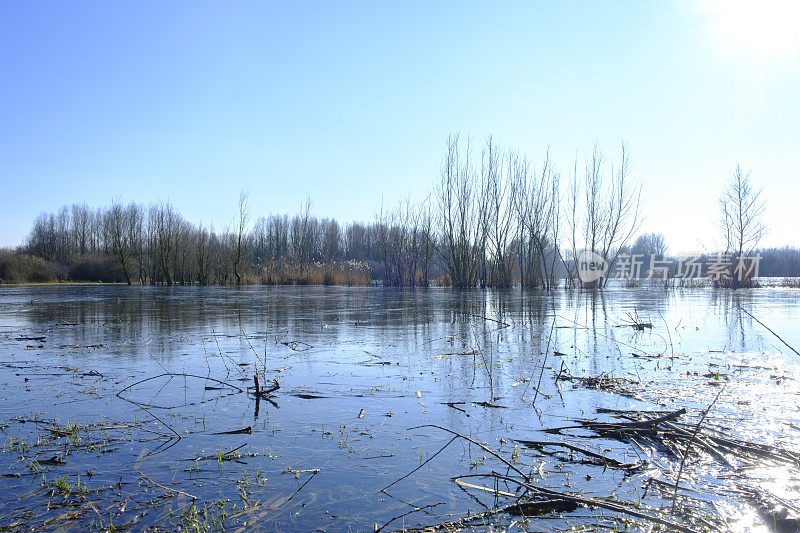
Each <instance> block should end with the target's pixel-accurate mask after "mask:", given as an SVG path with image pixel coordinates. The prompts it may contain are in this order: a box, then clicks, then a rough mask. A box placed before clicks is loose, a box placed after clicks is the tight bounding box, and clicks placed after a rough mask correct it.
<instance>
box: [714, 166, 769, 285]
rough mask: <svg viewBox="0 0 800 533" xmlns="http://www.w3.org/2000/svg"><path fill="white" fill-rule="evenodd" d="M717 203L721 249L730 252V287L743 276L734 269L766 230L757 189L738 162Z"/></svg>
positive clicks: (759, 194)
mask: <svg viewBox="0 0 800 533" xmlns="http://www.w3.org/2000/svg"><path fill="white" fill-rule="evenodd" d="M719 203H720V211H721V220H720V223H721V225H722V231H723V235H724V238H725V252H726V253H730V254H732V258H731V259H732V264H731V272H730V278H731V281H732V284H733V288H738V287H739V286H741V284H742V281H747V280H746V279H745V280H743V279H740V278H741V277H742V276H739V275H738V274H737V273H736V272H734V270H735V269H736V268H737V265H743V262H745V261H747V259H746V256H747V255H749V254H750V253H751V252H752V251H753V250H754V249H755V248H756V246H758V243H759V241H760V240H761V239H762V237H763V236H764V235H765V233H766V232H767V228H766V226H765V225H764V224H763V222H762V219H763V215H764V211H765V210H766V204H765V203H764V201H763V199H762V198H761V190H760V189H758V190H756V189H754V188H753V186H752V184H751V183H750V172H747V173H745V172H743V171H742V169H741V167H740V166H739V165H738V164H737V165H736V169H735V170H734V171H733V177H732V178H731V181H730V182H729V183H728V186H727V188H726V189H725V191H724V192H723V193H722V196H721V197H720V199H719Z"/></svg>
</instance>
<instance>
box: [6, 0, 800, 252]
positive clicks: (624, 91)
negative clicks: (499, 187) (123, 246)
mask: <svg viewBox="0 0 800 533" xmlns="http://www.w3.org/2000/svg"><path fill="white" fill-rule="evenodd" d="M799 6H800V2H795V1H794V0H790V1H787V2H778V3H775V4H770V3H769V2H763V1H759V2H755V1H754V2H750V3H738V2H736V1H713V0H709V1H700V2H676V1H668V0H664V1H660V2H647V1H628V2H578V1H575V2H555V1H554V2H549V3H543V2H542V3H536V2H519V3H516V2H491V3H490V2H479V3H468V2H396V3H394V4H390V3H388V2H336V3H334V2H326V3H322V2H320V3H300V2H288V1H286V2H280V3H270V2H265V1H259V2H252V3H250V2H238V1H237V2H198V1H192V2H177V1H176V2H142V1H136V2H132V1H115V2H100V1H95V2H79V1H70V2H57V1H51V2H44V1H42V2H13V1H5V2H0V246H2V245H8V246H13V245H17V244H20V243H21V242H23V240H24V238H25V236H26V234H27V232H28V230H29V229H30V227H31V223H32V221H33V219H34V217H35V216H36V215H37V214H39V213H40V212H42V211H54V210H56V209H57V208H58V207H59V206H61V205H63V204H69V203H75V202H77V203H82V202H86V203H88V204H89V205H91V206H100V205H106V204H108V203H110V201H111V200H112V199H119V200H121V201H123V202H128V201H139V202H145V203H146V202H150V201H155V200H170V201H171V202H172V203H173V204H174V205H175V207H176V208H177V209H178V210H179V211H180V212H181V213H182V214H184V215H185V216H186V217H187V218H188V219H189V220H191V221H193V222H200V221H203V222H204V223H206V224H214V225H215V226H216V227H217V228H220V227H224V226H225V225H226V224H228V223H230V222H231V221H232V220H233V218H234V216H235V213H236V209H237V199H238V195H239V192H240V191H241V190H247V191H250V203H251V206H252V211H253V215H254V216H260V215H262V214H263V215H266V214H269V213H273V212H277V213H284V212H289V213H293V212H295V211H297V209H298V208H299V206H300V204H301V203H302V201H303V199H304V198H305V197H306V196H307V195H309V194H310V195H311V197H312V199H313V202H314V211H315V213H316V214H317V215H319V216H332V217H336V218H338V219H339V220H340V221H343V222H346V221H350V220H370V219H372V217H373V214H374V212H375V210H376V209H377V208H378V207H379V205H380V202H381V199H382V198H383V199H384V200H385V202H386V203H394V202H395V201H397V200H399V199H400V198H402V197H404V196H406V195H409V194H410V195H411V196H412V197H413V198H421V197H423V196H424V195H425V194H426V193H427V191H428V190H429V189H430V187H431V185H432V184H433V183H434V181H435V180H436V179H437V176H438V173H439V168H440V163H441V158H442V154H443V151H444V146H445V141H446V138H447V136H448V134H450V133H451V132H460V133H461V134H462V135H470V136H471V137H473V138H475V139H477V140H482V139H483V138H484V137H485V136H486V135H487V134H493V136H494V137H495V139H496V140H499V141H500V142H501V143H502V144H503V145H507V146H514V147H517V148H519V149H520V150H521V151H523V152H525V153H526V154H527V155H528V156H529V157H530V158H531V159H533V160H534V161H535V162H538V161H540V160H541V158H542V155H543V154H544V153H545V150H546V149H547V147H548V146H550V149H551V153H552V155H553V156H554V159H555V162H556V165H557V166H558V167H559V168H560V169H561V170H562V173H563V174H564V175H566V173H567V171H568V169H569V168H570V167H571V165H572V161H573V159H574V157H575V155H576V153H577V154H578V157H579V159H580V160H581V161H582V160H583V158H584V157H585V154H586V153H587V152H588V151H589V150H590V149H591V146H592V145H593V144H594V143H595V141H596V142H598V143H599V145H600V147H601V148H603V149H604V151H605V152H606V153H607V155H608V156H609V157H611V156H613V155H615V153H616V151H617V147H618V145H619V143H620V141H621V140H625V141H626V142H627V144H628V147H629V149H630V151H631V155H632V164H633V167H632V168H633V171H634V175H635V176H636V177H638V178H639V179H640V180H641V181H642V183H643V185H644V192H643V195H644V204H643V205H644V211H645V214H646V220H645V225H644V228H643V229H644V230H647V231H660V232H663V233H664V234H665V235H666V237H667V243H668V244H669V246H670V249H671V250H672V251H675V252H677V251H688V250H698V249H702V248H703V247H705V248H714V247H715V246H714V243H715V235H716V227H715V221H716V219H717V198H718V196H719V194H720V191H721V189H722V188H723V185H724V183H725V182H726V180H727V179H728V178H729V176H730V174H731V172H732V170H733V168H734V167H735V165H736V163H737V162H739V163H740V164H741V165H742V166H743V167H744V168H746V169H751V170H752V178H753V180H754V181H755V182H756V183H757V184H759V185H760V186H762V187H763V189H764V197H765V199H766V200H767V202H768V212H767V219H766V222H767V223H768V224H769V226H770V228H771V230H770V234H769V236H768V238H767V239H766V241H765V244H768V245H773V244H775V245H778V244H792V245H800V236H799V235H800V232H798V231H797V213H798V211H799V210H800V206H798V204H797V202H798V199H800V31H798V27H800V7H799Z"/></svg>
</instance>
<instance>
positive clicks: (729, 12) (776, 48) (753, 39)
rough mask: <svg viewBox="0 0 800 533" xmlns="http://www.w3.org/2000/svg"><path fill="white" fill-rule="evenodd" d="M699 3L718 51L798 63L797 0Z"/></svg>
mask: <svg viewBox="0 0 800 533" xmlns="http://www.w3.org/2000/svg"><path fill="white" fill-rule="evenodd" d="M701 6H702V7H701V11H702V12H703V13H704V14H705V15H707V16H708V20H709V28H708V29H709V36H710V38H711V39H712V40H713V41H714V44H715V45H716V46H718V47H719V48H721V51H722V52H724V53H726V54H731V55H733V56H735V57H736V58H739V59H749V60H751V61H753V62H756V63H758V64H765V63H773V62H777V63H782V64H784V65H785V63H786V61H788V62H789V63H790V65H791V66H793V67H794V68H796V67H797V66H798V64H799V62H800V1H798V0H706V1H705V2H703V3H702V4H701ZM790 65H786V66H790Z"/></svg>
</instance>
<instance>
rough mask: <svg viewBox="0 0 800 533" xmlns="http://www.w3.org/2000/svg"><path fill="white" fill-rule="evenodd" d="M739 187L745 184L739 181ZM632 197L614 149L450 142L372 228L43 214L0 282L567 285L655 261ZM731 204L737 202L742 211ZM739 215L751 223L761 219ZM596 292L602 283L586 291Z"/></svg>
mask: <svg viewBox="0 0 800 533" xmlns="http://www.w3.org/2000/svg"><path fill="white" fill-rule="evenodd" d="M736 176H738V180H739V181H738V183H739V189H738V190H739V192H744V193H745V199H747V195H751V196H752V194H753V192H752V190H750V189H746V188H745V190H744V191H741V188H742V175H741V172H740V171H739V169H738V167H737V174H736ZM746 177H747V178H749V176H746ZM733 183H734V185H735V184H736V183H737V182H736V180H734V182H733ZM744 185H745V186H746V187H749V180H745V182H744ZM736 190H737V189H735V188H731V189H729V190H727V191H726V195H725V196H724V198H725V201H724V202H723V203H722V205H723V216H724V217H725V220H727V221H728V222H729V224H728V225H727V226H726V227H727V228H730V227H732V226H735V224H731V223H730V222H731V221H732V220H736V221H738V222H739V226H738V230H737V231H738V233H737V235H738V241H736V242H738V244H739V246H738V249H737V250H738V251H740V253H741V250H742V249H743V246H742V240H745V242H744V245H747V246H750V245H753V244H754V243H755V242H757V238H750V237H751V233H752V234H756V233H757V234H758V235H755V237H760V233H763V230H762V229H761V227H760V226H759V227H758V228H757V231H751V232H750V233H748V228H747V227H742V225H743V224H744V225H745V226H747V224H748V223H749V224H751V225H752V222H748V220H747V217H746V216H745V217H744V218H743V217H742V213H741V205H742V198H741V196H740V197H736V196H735V194H734V193H735V192H736ZM640 194H641V185H640V184H639V182H638V181H637V180H635V179H633V177H632V173H631V166H630V156H629V153H628V150H627V148H626V146H625V145H624V144H622V145H621V147H620V149H619V152H618V153H617V154H616V157H615V158H611V159H607V158H606V156H605V154H604V153H603V152H602V151H601V150H600V149H599V147H597V146H594V147H593V149H592V150H591V151H590V152H589V153H588V155H587V156H586V157H585V158H584V161H583V162H582V164H581V165H579V164H578V158H577V157H576V159H575V161H574V163H573V164H572V165H571V168H569V169H567V172H566V174H565V175H562V172H561V171H560V170H558V169H556V168H555V166H554V164H553V162H552V160H551V158H550V154H549V150H548V151H546V152H545V153H544V155H543V157H542V158H541V160H540V161H539V162H538V163H536V162H533V161H531V160H530V159H528V158H527V157H526V156H525V155H524V154H521V153H520V152H519V151H518V150H515V149H512V148H503V147H500V146H499V145H498V144H497V143H496V142H495V141H494V140H493V139H492V138H491V137H489V138H487V139H486V141H485V142H483V143H480V145H479V146H478V147H477V148H476V146H475V145H474V143H473V142H472V141H471V140H470V139H461V138H460V137H459V136H457V135H453V136H451V137H450V138H448V140H447V143H446V147H445V151H444V156H443V159H442V164H441V168H440V172H439V176H438V178H437V179H436V180H435V183H434V185H433V187H432V188H431V191H430V193H429V195H428V196H427V198H425V199H424V200H423V201H421V202H413V201H411V200H410V199H406V200H403V201H400V202H398V203H397V204H396V205H394V206H393V207H385V206H381V208H380V209H379V210H378V212H377V213H376V215H375V217H374V220H372V221H370V222H349V223H346V224H342V223H340V222H339V221H337V220H335V219H332V218H319V217H316V216H315V215H314V214H313V211H312V203H311V200H310V199H309V200H307V201H306V202H305V203H304V204H303V205H302V206H301V208H300V209H299V211H298V212H297V213H296V214H294V215H288V214H273V215H269V216H263V217H259V218H257V219H255V220H252V213H251V209H250V208H249V204H248V195H247V194H245V193H242V194H241V195H240V198H239V202H238V212H237V216H236V219H235V221H234V222H233V223H232V224H230V225H229V226H228V227H223V228H219V229H216V228H214V227H211V226H206V225H203V224H194V223H191V222H189V221H188V220H186V219H185V218H184V217H183V216H182V215H181V214H180V213H179V212H178V211H177V210H176V209H175V208H174V206H173V205H172V204H170V203H169V202H159V203H154V204H151V205H142V204H138V203H130V204H127V205H123V204H122V203H120V202H117V201H114V202H112V203H111V205H109V206H107V207H101V208H90V207H89V206H87V205H85V204H74V205H71V206H64V207H62V208H61V209H59V210H58V211H57V212H55V213H42V214H41V215H39V216H38V217H37V218H36V220H35V221H34V223H33V228H32V229H31V232H30V234H29V236H28V238H27V240H26V242H25V244H24V245H22V246H21V247H19V248H18V249H17V250H15V251H14V252H13V253H12V252H10V251H5V252H2V253H0V280H3V281H5V282H9V281H48V280H74V281H104V282H123V283H128V284H164V285H176V284H177V285H190V284H199V285H210V284H237V285H238V284H254V283H258V284H350V285H356V284H369V283H374V282H380V283H383V284H384V285H389V286H430V285H448V286H453V287H457V288H471V287H497V288H508V287H511V286H514V285H521V286H523V287H525V288H544V289H552V288H554V287H556V286H557V285H559V284H563V285H565V286H568V287H569V286H577V285H581V282H580V280H579V278H578V275H577V270H576V263H575V260H574V259H575V257H577V254H578V253H579V252H580V251H582V250H594V251H596V252H598V253H599V254H601V255H603V256H604V257H605V258H607V260H608V262H609V266H611V267H613V264H614V262H615V261H616V259H617V257H618V256H619V254H620V253H623V252H625V251H630V250H631V247H632V245H633V246H634V248H636V249H639V248H641V249H647V250H651V249H652V250H653V253H655V254H658V255H661V256H663V255H665V254H666V245H665V243H664V240H663V236H660V235H657V234H648V235H644V236H640V237H639V239H638V240H637V241H636V242H634V237H635V235H636V233H637V231H638V229H639V226H640V222H641V216H640V215H641V213H640V209H639V198H640ZM731 198H738V201H739V204H738V205H739V206H740V207H739V211H737V210H736V209H735V207H736V206H733V207H732V200H731ZM756 199H757V198H756ZM745 215H749V216H751V217H752V218H753V219H756V218H757V217H758V215H760V211H759V212H752V213H749V214H748V213H745ZM726 237H727V238H728V242H729V243H732V242H733V241H735V240H736V239H735V238H734V237H736V235H733V236H732V235H731V234H730V232H729V233H728V234H727V235H726ZM787 253H788V252H787ZM787 253H783V254H779V253H777V252H776V254H775V255H776V256H778V255H780V256H781V259H780V260H781V261H783V262H784V263H785V264H786V265H787V268H789V267H788V265H790V264H791V265H794V264H795V263H794V262H793V261H795V262H796V260H795V259H787V258H786V257H784V256H786V255H787ZM789 255H791V254H789ZM776 261H777V259H776ZM764 266H765V267H766V268H767V270H768V271H770V272H772V271H774V268H772V267H770V266H768V265H764ZM606 282H607V280H605V279H602V278H601V279H600V280H597V281H595V282H593V283H592V285H593V286H602V285H603V284H605V283H606Z"/></svg>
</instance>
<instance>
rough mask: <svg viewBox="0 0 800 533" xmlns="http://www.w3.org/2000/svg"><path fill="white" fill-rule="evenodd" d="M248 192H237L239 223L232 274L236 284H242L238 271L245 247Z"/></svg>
mask: <svg viewBox="0 0 800 533" xmlns="http://www.w3.org/2000/svg"><path fill="white" fill-rule="evenodd" d="M247 196H248V194H247V193H245V192H244V191H242V192H241V193H240V194H239V224H238V225H237V232H236V249H235V251H234V254H233V275H234V277H235V278H236V285H241V284H242V275H241V273H240V272H239V271H240V266H241V263H242V256H243V255H244V248H245V239H246V234H245V231H246V229H247V222H248V221H249V219H250V213H249V211H248V208H247Z"/></svg>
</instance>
